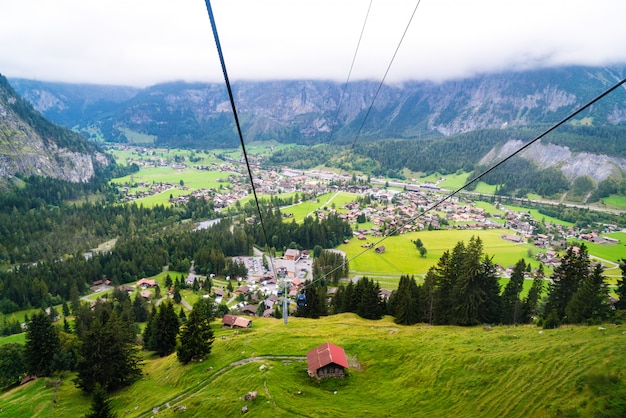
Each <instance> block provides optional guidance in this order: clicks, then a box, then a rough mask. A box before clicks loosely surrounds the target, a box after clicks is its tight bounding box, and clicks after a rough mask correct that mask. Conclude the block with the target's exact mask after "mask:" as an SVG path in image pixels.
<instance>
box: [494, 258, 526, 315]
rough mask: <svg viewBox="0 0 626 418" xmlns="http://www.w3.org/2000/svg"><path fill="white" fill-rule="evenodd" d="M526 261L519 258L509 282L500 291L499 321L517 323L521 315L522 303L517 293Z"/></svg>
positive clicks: (521, 284) (521, 283)
mask: <svg viewBox="0 0 626 418" xmlns="http://www.w3.org/2000/svg"><path fill="white" fill-rule="evenodd" d="M525 270H526V263H525V262H524V259H520V260H519V261H518V262H517V264H515V267H514V268H513V272H512V273H511V278H510V279H509V282H508V283H507V284H506V286H505V287H504V291H503V292H502V316H501V318H500V322H501V323H503V324H517V322H518V321H519V319H520V317H521V310H522V306H521V305H522V304H521V302H520V299H519V294H520V292H521V291H522V287H523V286H524V271H525Z"/></svg>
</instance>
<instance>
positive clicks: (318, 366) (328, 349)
mask: <svg viewBox="0 0 626 418" xmlns="http://www.w3.org/2000/svg"><path fill="white" fill-rule="evenodd" d="M306 360H307V364H308V370H307V371H308V373H309V376H311V377H316V378H318V379H322V378H327V377H340V378H342V377H345V375H346V369H347V368H348V359H347V358H346V353H345V351H344V350H343V348H341V347H339V346H337V345H335V344H332V343H324V344H322V345H320V346H319V347H316V348H314V349H312V350H310V351H309V352H308V353H306Z"/></svg>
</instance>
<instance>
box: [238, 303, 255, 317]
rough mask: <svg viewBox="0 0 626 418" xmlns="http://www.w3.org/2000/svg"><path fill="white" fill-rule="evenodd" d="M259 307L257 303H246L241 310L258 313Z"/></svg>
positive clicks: (253, 313)
mask: <svg viewBox="0 0 626 418" xmlns="http://www.w3.org/2000/svg"><path fill="white" fill-rule="evenodd" d="M257 309H258V307H257V306H255V305H246V306H244V307H243V308H242V309H241V312H242V313H244V314H248V315H252V316H254V315H256V311H257Z"/></svg>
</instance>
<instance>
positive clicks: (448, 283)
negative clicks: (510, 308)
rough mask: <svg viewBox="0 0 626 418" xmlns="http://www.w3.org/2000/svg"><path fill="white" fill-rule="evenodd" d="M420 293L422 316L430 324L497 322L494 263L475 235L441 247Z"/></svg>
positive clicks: (499, 311) (498, 308)
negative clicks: (440, 253) (440, 252)
mask: <svg viewBox="0 0 626 418" xmlns="http://www.w3.org/2000/svg"><path fill="white" fill-rule="evenodd" d="M422 294H423V296H424V303H423V304H422V309H423V311H424V312H425V319H426V320H427V321H428V322H432V323H434V324H456V325H476V324H480V323H497V322H499V320H500V317H501V315H502V301H501V297H500V285H499V284H498V278H497V276H496V269H495V265H494V264H493V262H492V260H491V258H490V257H488V256H487V255H483V246H482V241H481V240H480V238H479V237H472V238H471V239H470V241H469V243H468V245H467V246H465V244H464V243H463V242H459V243H457V245H456V246H455V247H454V249H453V250H452V253H450V252H448V251H445V252H444V254H443V255H442V256H441V258H440V259H439V262H438V263H437V265H436V266H435V267H433V268H431V269H430V270H429V271H428V273H427V274H426V278H425V280H424V286H423V290H422Z"/></svg>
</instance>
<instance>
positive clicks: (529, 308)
mask: <svg viewBox="0 0 626 418" xmlns="http://www.w3.org/2000/svg"><path fill="white" fill-rule="evenodd" d="M544 278H545V277H544V272H543V264H539V268H538V269H537V272H536V273H535V277H534V278H533V284H532V285H531V286H530V289H529V290H528V294H527V295H526V298H525V299H524V304H523V308H522V321H523V322H526V323H529V322H531V321H532V319H533V318H534V317H536V316H537V313H538V312H537V306H538V304H539V299H540V298H541V294H542V293H543V289H544V281H545V280H544Z"/></svg>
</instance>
